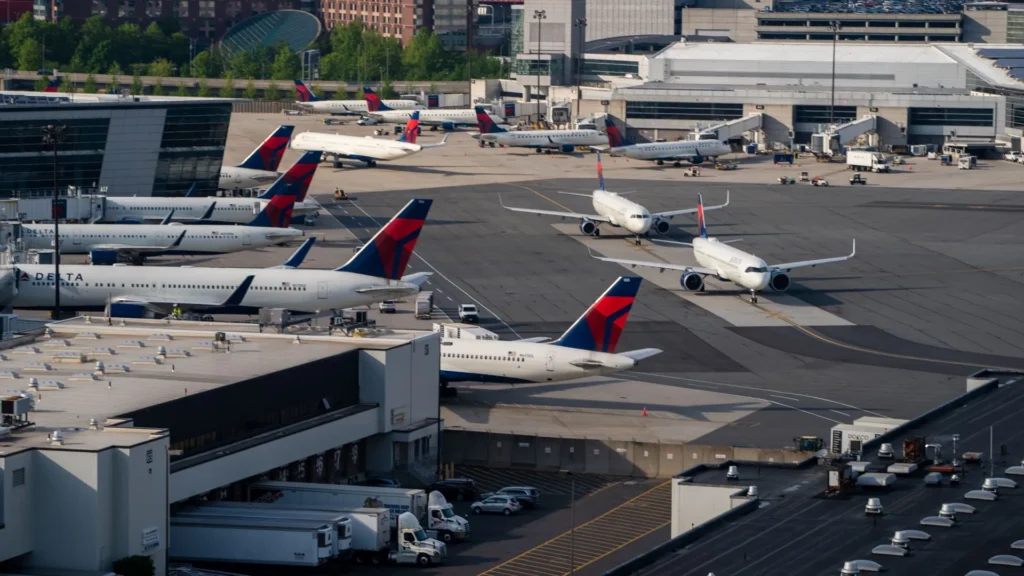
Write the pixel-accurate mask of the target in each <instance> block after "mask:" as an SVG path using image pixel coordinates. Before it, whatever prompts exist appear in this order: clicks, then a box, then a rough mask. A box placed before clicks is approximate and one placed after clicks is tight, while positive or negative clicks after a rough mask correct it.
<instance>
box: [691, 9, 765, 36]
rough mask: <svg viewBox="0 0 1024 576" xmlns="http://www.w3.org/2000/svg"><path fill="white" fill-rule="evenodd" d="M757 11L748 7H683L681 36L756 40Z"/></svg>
mask: <svg viewBox="0 0 1024 576" xmlns="http://www.w3.org/2000/svg"><path fill="white" fill-rule="evenodd" d="M756 16H757V12H756V11H754V10H751V9H749V8H683V36H695V35H697V36H714V37H719V36H721V37H725V38H729V39H730V40H732V41H733V42H753V41H754V40H757V32H755V31H754V26H755V25H756V24H757V17H756Z"/></svg>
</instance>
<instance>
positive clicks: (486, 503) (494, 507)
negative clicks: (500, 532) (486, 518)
mask: <svg viewBox="0 0 1024 576" xmlns="http://www.w3.org/2000/svg"><path fill="white" fill-rule="evenodd" d="M469 508H470V509H471V510H472V511H473V514H483V513H484V512H490V513H492V514H504V515H505V516H511V515H512V514H519V513H520V512H522V511H523V506H522V505H521V504H519V502H518V501H517V500H516V499H515V498H513V497H512V496H491V497H489V498H483V499H481V500H480V501H479V502H473V504H472V505H470V507H469Z"/></svg>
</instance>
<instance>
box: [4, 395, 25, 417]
mask: <svg viewBox="0 0 1024 576" xmlns="http://www.w3.org/2000/svg"><path fill="white" fill-rule="evenodd" d="M31 411H32V399H31V398H26V397H24V396H4V397H2V398H0V414H2V415H4V416H22V415H24V414H28V413H29V412H31Z"/></svg>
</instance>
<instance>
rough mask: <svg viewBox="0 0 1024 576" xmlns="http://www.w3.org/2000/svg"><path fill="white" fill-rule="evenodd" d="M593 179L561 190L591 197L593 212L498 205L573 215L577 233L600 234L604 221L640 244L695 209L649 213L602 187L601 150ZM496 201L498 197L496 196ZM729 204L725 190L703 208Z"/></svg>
mask: <svg viewBox="0 0 1024 576" xmlns="http://www.w3.org/2000/svg"><path fill="white" fill-rule="evenodd" d="M597 181H598V189H597V190H594V191H593V192H592V193H590V194H577V193H574V192H563V194H571V195H573V196H583V197H585V198H591V199H592V200H593V204H594V211H595V212H597V214H579V213H576V212H559V211H557V210H535V209H533V208H512V207H511V206H505V204H504V202H503V203H502V206H503V207H504V208H505V209H506V210H513V211H515V212H526V213H528V214H538V215H543V216H561V217H562V218H575V219H578V220H579V221H580V232H582V233H583V234H585V235H587V236H600V235H601V229H600V226H601V224H608V225H609V226H614V227H616V228H624V229H626V230H627V231H628V232H630V233H632V234H635V235H636V243H637V244H640V236H642V235H645V234H647V233H649V232H650V231H651V230H654V231H655V232H657V233H658V234H667V233H668V231H669V226H670V225H669V220H671V219H672V218H673V217H675V216H679V215H680V214H693V213H695V212H697V211H698V208H685V209H682V210H669V211H667V212H654V213H651V212H649V211H648V210H647V208H644V207H643V206H641V205H639V204H637V203H636V202H633V201H631V200H627V199H626V198H623V195H622V194H618V193H615V192H608V191H607V190H605V189H604V172H603V170H602V168H601V153H600V152H598V153H597ZM498 198H499V200H500V198H501V197H500V196H499V197H498ZM728 205H729V193H728V192H726V193H725V204H720V205H718V206H708V207H707V208H705V210H717V209H719V208H725V207H726V206H728Z"/></svg>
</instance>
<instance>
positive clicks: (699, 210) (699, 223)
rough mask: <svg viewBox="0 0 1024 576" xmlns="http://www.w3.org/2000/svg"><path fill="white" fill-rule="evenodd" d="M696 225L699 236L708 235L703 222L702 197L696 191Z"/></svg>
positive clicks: (704, 236)
mask: <svg viewBox="0 0 1024 576" xmlns="http://www.w3.org/2000/svg"><path fill="white" fill-rule="evenodd" d="M697 227H698V228H699V229H700V237H701V238H707V237H708V228H707V226H706V225H705V224H704V197H703V196H701V194H700V192H698V193H697Z"/></svg>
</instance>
